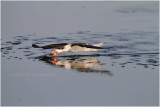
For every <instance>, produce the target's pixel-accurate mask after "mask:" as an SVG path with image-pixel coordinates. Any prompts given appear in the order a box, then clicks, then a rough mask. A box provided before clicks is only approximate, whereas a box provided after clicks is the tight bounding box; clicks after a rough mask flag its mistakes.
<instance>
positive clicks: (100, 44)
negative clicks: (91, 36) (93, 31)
mask: <svg viewBox="0 0 160 107" xmlns="http://www.w3.org/2000/svg"><path fill="white" fill-rule="evenodd" d="M102 45H103V43H98V44H93V46H96V47H101V46H102Z"/></svg>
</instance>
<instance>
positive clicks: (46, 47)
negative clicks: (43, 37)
mask: <svg viewBox="0 0 160 107" xmlns="http://www.w3.org/2000/svg"><path fill="white" fill-rule="evenodd" d="M65 45H67V43H59V44H50V45H46V46H38V45H36V44H32V47H34V48H43V49H52V48H57V47H60V46H65Z"/></svg>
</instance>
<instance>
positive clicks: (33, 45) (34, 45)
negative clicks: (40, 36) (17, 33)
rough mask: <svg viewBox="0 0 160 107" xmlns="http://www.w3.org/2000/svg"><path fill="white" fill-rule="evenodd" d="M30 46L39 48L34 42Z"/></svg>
mask: <svg viewBox="0 0 160 107" xmlns="http://www.w3.org/2000/svg"><path fill="white" fill-rule="evenodd" d="M32 47H34V48H41V47H40V46H38V45H36V44H32Z"/></svg>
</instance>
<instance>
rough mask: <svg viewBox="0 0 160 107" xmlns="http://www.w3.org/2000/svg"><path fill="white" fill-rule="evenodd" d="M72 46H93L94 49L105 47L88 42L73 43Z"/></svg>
mask: <svg viewBox="0 0 160 107" xmlns="http://www.w3.org/2000/svg"><path fill="white" fill-rule="evenodd" d="M72 46H80V47H85V48H93V49H104V48H102V47H97V46H93V45H90V44H86V43H73V44H72Z"/></svg>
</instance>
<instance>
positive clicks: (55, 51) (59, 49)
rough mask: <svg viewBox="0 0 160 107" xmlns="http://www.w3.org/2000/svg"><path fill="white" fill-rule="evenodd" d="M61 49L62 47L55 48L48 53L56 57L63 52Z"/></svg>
mask: <svg viewBox="0 0 160 107" xmlns="http://www.w3.org/2000/svg"><path fill="white" fill-rule="evenodd" d="M63 49H64V47H59V48H57V49H56V50H54V51H52V52H50V53H49V54H53V53H54V55H53V56H56V55H58V53H61V52H63V51H64V50H63Z"/></svg>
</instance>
